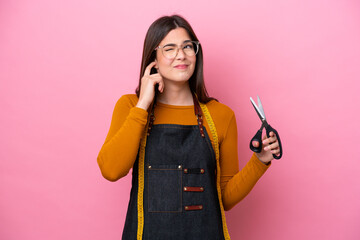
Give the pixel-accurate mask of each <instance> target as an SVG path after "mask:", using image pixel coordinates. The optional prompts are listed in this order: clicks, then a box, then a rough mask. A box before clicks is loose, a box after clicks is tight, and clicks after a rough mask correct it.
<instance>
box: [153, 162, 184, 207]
mask: <svg viewBox="0 0 360 240" xmlns="http://www.w3.org/2000/svg"><path fill="white" fill-rule="evenodd" d="M181 190H182V166H181V165H151V166H148V198H149V199H148V200H149V201H148V203H149V206H148V209H149V212H181V211H182V196H181V193H182V191H181Z"/></svg>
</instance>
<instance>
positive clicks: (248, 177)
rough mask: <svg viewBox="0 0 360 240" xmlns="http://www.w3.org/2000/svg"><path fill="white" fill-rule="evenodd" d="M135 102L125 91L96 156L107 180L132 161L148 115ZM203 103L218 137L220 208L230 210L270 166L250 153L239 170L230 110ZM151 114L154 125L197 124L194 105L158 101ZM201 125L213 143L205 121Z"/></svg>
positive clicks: (118, 175)
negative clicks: (153, 116) (168, 103)
mask: <svg viewBox="0 0 360 240" xmlns="http://www.w3.org/2000/svg"><path fill="white" fill-rule="evenodd" d="M137 101H138V98H137V96H136V95H135V94H129V95H124V96H122V97H121V98H120V99H119V100H118V102H117V103H116V105H115V109H114V113H113V116H112V121H111V125H110V130H109V133H108V135H107V137H106V140H105V143H104V145H103V146H102V148H101V150H100V152H99V155H98V158H97V162H98V164H99V167H100V169H101V173H102V175H103V176H104V177H105V178H106V179H108V180H109V181H116V180H118V179H120V178H121V177H124V176H126V175H127V174H128V172H129V171H130V169H131V168H132V167H133V165H134V162H135V160H136V157H137V154H138V150H139V146H140V139H141V137H142V134H143V131H144V129H145V126H146V122H147V117H148V112H147V111H145V110H144V109H141V108H137V107H135V106H136V104H137ZM206 106H207V108H208V110H209V112H210V114H211V117H212V118H213V121H214V123H215V127H216V130H217V134H218V139H219V152H220V170H221V172H220V174H221V175H220V186H221V191H222V201H223V205H224V209H225V210H230V209H231V208H232V207H233V206H235V205H236V204H237V203H238V202H239V201H241V200H242V199H243V198H244V197H245V196H246V195H247V194H248V193H249V192H250V191H251V189H252V188H253V187H254V186H255V184H256V182H257V181H258V180H259V179H260V177H261V176H262V175H263V174H264V173H265V171H266V170H267V169H268V168H269V166H270V165H265V164H264V163H262V162H261V161H260V160H259V159H258V158H257V157H256V155H255V154H253V155H252V157H251V159H250V160H249V162H248V163H247V164H246V166H245V167H244V168H243V169H242V170H241V171H239V164H238V152H237V126H236V119H235V114H234V112H233V111H232V110H231V109H230V108H229V107H227V106H225V105H224V104H221V103H219V102H217V101H214V100H212V101H210V102H208V103H207V104H206ZM154 114H155V121H154V125H156V124H180V125H197V121H196V117H195V113H194V106H173V105H167V104H163V103H160V102H158V103H157V105H156V107H155V112H154ZM204 126H205V128H206V129H207V131H208V135H209V137H210V140H211V142H212V143H213V139H212V135H211V134H210V132H209V126H208V124H207V122H206V121H204ZM213 147H214V145H213Z"/></svg>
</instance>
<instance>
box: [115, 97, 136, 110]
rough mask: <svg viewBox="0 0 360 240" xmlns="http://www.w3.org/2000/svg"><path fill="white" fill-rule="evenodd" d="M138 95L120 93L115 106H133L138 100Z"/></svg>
mask: <svg viewBox="0 0 360 240" xmlns="http://www.w3.org/2000/svg"><path fill="white" fill-rule="evenodd" d="M138 100H139V99H138V97H137V96H136V94H125V95H122V96H121V97H120V98H119V100H118V101H117V103H116V106H123V107H125V106H126V107H129V108H132V107H135V106H136V104H137V102H138Z"/></svg>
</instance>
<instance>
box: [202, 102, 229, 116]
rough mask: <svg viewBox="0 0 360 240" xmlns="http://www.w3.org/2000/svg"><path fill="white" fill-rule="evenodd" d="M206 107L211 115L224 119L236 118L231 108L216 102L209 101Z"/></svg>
mask: <svg viewBox="0 0 360 240" xmlns="http://www.w3.org/2000/svg"><path fill="white" fill-rule="evenodd" d="M206 106H207V108H208V109H209V112H210V114H211V115H214V116H217V117H222V118H232V117H233V116H234V111H233V110H232V109H231V108H230V107H228V106H226V105H225V104H223V103H220V102H218V101H216V100H211V101H209V102H208V103H206Z"/></svg>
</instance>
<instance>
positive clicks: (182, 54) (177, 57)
mask: <svg viewBox="0 0 360 240" xmlns="http://www.w3.org/2000/svg"><path fill="white" fill-rule="evenodd" d="M185 57H186V54H185V52H184V50H183V49H182V48H179V49H178V53H177V55H176V59H184V58H185Z"/></svg>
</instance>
